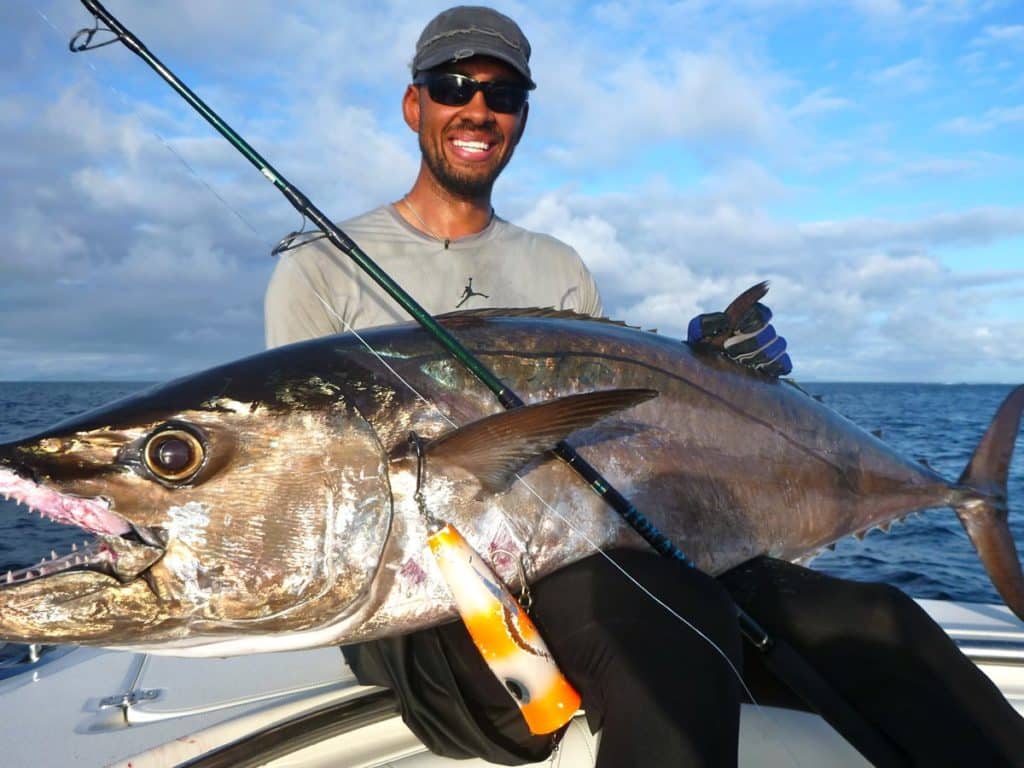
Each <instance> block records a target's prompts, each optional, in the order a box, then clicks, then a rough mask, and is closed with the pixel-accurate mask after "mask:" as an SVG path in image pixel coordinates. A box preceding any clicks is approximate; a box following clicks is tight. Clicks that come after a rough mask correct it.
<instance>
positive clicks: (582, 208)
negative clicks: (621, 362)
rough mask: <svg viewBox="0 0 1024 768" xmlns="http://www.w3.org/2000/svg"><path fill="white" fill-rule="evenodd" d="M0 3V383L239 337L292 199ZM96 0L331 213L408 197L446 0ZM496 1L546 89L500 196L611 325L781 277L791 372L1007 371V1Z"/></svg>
mask: <svg viewBox="0 0 1024 768" xmlns="http://www.w3.org/2000/svg"><path fill="white" fill-rule="evenodd" d="M3 5H4V11H3V20H4V23H3V24H2V25H0V167H2V169H3V174H2V175H0V232H2V233H3V236H4V241H5V242H4V244H3V246H2V247H0V380H99V379H103V380H142V381H160V380H164V379H169V378H172V377H175V376H179V375H183V374H186V373H189V372H194V371H198V370H201V369H203V368H206V367H209V366H211V365H215V364H218V363H222V362H226V361H228V360H231V359H234V358H238V357H241V356H243V355H247V354H251V353H254V352H258V351H259V350H260V349H262V347H263V320H262V302H263V293H264V289H265V286H266V282H267V280H268V278H269V276H270V273H271V270H272V269H273V266H274V257H273V256H271V249H272V247H273V246H274V244H276V243H277V242H278V240H279V239H280V238H281V237H282V236H283V235H285V234H286V233H287V232H289V231H291V230H294V229H297V228H299V226H300V225H301V221H300V218H299V215H298V214H297V213H296V212H295V211H294V209H293V208H292V207H291V206H290V205H289V204H288V202H287V201H286V200H285V199H284V198H283V197H282V196H281V195H280V193H279V192H277V190H276V189H275V188H274V187H273V186H272V185H270V184H269V183H267V182H266V181H265V180H264V179H263V177H262V176H261V175H260V174H259V173H258V171H257V170H256V169H255V168H254V167H253V166H252V165H250V164H249V163H248V162H247V161H246V160H245V159H244V158H243V157H242V156H241V155H240V154H238V153H237V151H236V150H234V149H233V148H232V147H231V146H230V145H229V144H228V143H227V142H226V141H225V140H224V139H222V138H221V137H220V136H219V135H217V134H216V133H215V132H214V131H213V130H212V129H211V128H210V127H209V126H208V125H207V124H206V123H205V122H204V121H203V120H202V119H201V118H200V117H199V116H198V115H196V113H195V112H194V111H193V110H192V109H191V108H190V107H189V106H188V105H187V104H186V103H185V102H184V101H182V100H181V99H180V98H179V97H178V96H176V95H175V94H174V93H173V92H172V91H171V90H170V88H168V87H167V85H166V84H164V83H163V81H162V80H160V79H159V78H158V77H157V76H156V74H155V73H153V72H152V71H151V70H150V69H149V68H148V67H147V66H146V65H145V64H144V63H143V62H142V60H141V59H139V58H138V57H136V56H135V55H133V54H132V53H130V52H129V51H128V49H127V48H125V47H124V46H122V45H120V44H115V45H109V46H106V47H104V48H100V49H98V50H95V51H92V52H89V53H77V54H72V53H70V52H69V51H68V40H69V39H70V37H71V35H72V34H73V33H74V32H75V31H76V30H78V29H79V28H81V27H85V26H89V25H91V21H92V19H91V16H90V15H89V14H88V13H87V12H86V11H85V9H84V8H83V7H82V6H81V5H80V3H79V2H75V1H73V0H59V1H58V0H32V1H27V0H5V2H4V4H3ZM105 5H106V7H107V8H108V9H109V10H110V11H111V12H112V13H113V14H115V15H116V16H117V17H118V18H119V19H120V21H121V23H122V24H124V25H125V26H126V27H127V28H128V29H130V30H131V31H132V32H134V33H135V34H136V35H137V36H138V37H139V38H140V39H141V40H142V41H143V43H144V44H145V45H146V46H147V47H148V48H149V49H150V51H151V52H152V53H153V54H155V55H156V56H157V57H158V58H159V59H161V60H162V61H163V62H164V63H165V64H166V65H167V66H168V67H169V68H170V69H171V70H173V71H174V72H176V73H177V75H178V76H179V77H181V78H182V79H183V80H184V81H185V82H186V83H188V85H189V86H190V87H191V88H192V89H193V90H194V91H195V92H196V93H197V94H198V95H199V96H200V97H201V98H202V99H203V100H205V101H206V102H207V103H208V104H209V105H210V106H211V107H212V108H213V109H214V110H215V111H216V112H217V113H219V114H220V115H221V117H222V118H223V119H224V120H225V121H226V122H227V123H228V124H230V125H231V126H232V127H233V128H234V129H235V130H236V131H237V132H238V133H239V134H240V135H242V136H244V137H245V138H246V140H247V141H248V142H249V143H250V144H251V145H252V146H253V147H254V148H255V149H256V150H257V151H258V152H260V153H261V154H262V155H263V156H264V157H265V158H267V160H269V162H270V163H271V164H272V165H273V166H274V167H275V168H276V169H277V170H278V171H279V172H280V173H281V174H282V175H283V176H284V177H285V178H287V179H288V180H289V181H290V182H291V183H292V184H293V185H295V186H296V187H298V188H299V189H301V190H302V191H303V192H305V194H306V195H307V196H308V197H309V198H310V199H311V200H313V201H314V203H315V204H316V205H317V206H318V207H319V208H320V209H321V210H323V211H325V212H326V213H328V215H330V216H331V217H332V218H334V219H336V220H339V221H340V220H343V219H345V218H348V217H350V216H353V215H356V214H358V213H361V212H363V211H365V210H367V209H369V208H372V207H374V206H376V205H379V204H380V203H383V202H387V201H393V200H397V199H398V198H400V197H401V196H402V195H403V194H404V193H405V192H406V191H407V190H408V189H409V188H410V186H411V184H412V181H413V179H414V177H415V174H416V170H417V168H418V163H419V154H418V147H417V143H416V137H415V134H413V133H412V132H411V131H409V129H408V128H407V127H406V126H405V125H404V123H403V122H402V121H401V114H400V100H401V96H402V93H403V90H404V88H405V86H406V84H407V83H408V80H409V71H408V63H409V61H410V60H411V58H412V52H413V49H414V45H415V41H416V38H417V37H418V35H419V32H420V30H421V29H422V27H423V25H424V24H425V23H426V22H427V21H428V20H429V19H430V18H431V17H432V16H433V15H434V14H435V13H436V12H438V11H440V10H442V9H443V8H445V7H446V6H447V4H446V3H434V2H422V1H421V0H416V1H415V2H413V0H390V1H389V0H374V1H373V2H371V1H370V0H366V1H364V2H331V3H328V2H306V1H304V0H289V2H276V1H272V0H248V2H245V3H240V2H237V1H236V0H174V1H173V2H172V1H171V0H145V2H143V1H142V0H107V2H106V3H105ZM494 7H496V8H498V9H499V10H501V11H503V12H504V13H507V14H509V15H510V16H512V17H513V18H515V19H516V20H517V21H518V22H519V23H520V25H521V26H522V27H523V29H524V31H525V32H526V34H527V36H528V37H529V38H530V40H531V43H532V45H533V50H534V54H533V58H532V60H531V66H532V68H533V73H534V80H535V81H536V82H537V83H538V86H539V87H538V89H537V90H536V91H534V92H533V93H532V94H531V96H530V100H531V111H530V119H529V125H528V128H527V131H526V135H525V137H524V139H523V141H522V143H521V144H520V146H519V148H518V149H517V151H516V156H515V158H514V159H513V161H512V163H511V164H510V165H509V167H508V168H507V169H506V171H505V173H504V174H503V175H502V177H501V178H500V179H499V181H498V183H497V185H496V187H495V197H494V203H495V208H496V210H497V212H498V214H499V215H501V216H502V217H504V218H506V219H508V220H510V221H512V222H515V223H517V224H521V225H523V226H526V227H528V228H531V229H535V230H539V231H543V232H548V233H550V234H553V235H555V236H556V237H558V238H560V239H562V240H564V241H566V242H568V243H569V244H571V245H573V246H574V247H575V248H576V249H577V250H578V251H579V252H580V254H581V255H582V256H583V258H584V260H585V261H586V262H587V264H588V265H589V266H590V268H591V269H592V271H593V272H594V274H595V276H596V278H597V281H598V285H599V287H600V289H601V291H602V294H603V297H604V304H605V308H606V310H607V313H608V314H609V316H612V317H614V318H616V319H620V320H624V321H627V322H629V323H631V324H635V325H639V326H642V327H644V328H657V329H658V330H659V332H661V333H665V334H671V335H674V336H678V337H682V336H683V335H684V334H685V328H686V324H687V322H688V320H689V319H690V317H692V316H693V315H695V314H697V313H700V312H708V311H715V310H720V309H722V308H724V306H725V305H726V304H728V302H729V301H730V300H731V298H733V297H734V296H735V295H736V294H738V293H739V292H740V291H741V290H743V289H744V288H746V287H748V286H750V285H752V284H754V283H756V282H759V281H761V280H769V281H770V283H771V290H770V292H769V294H768V296H767V298H766V303H768V304H769V305H770V306H771V307H772V309H773V311H774V313H775V325H776V328H777V329H778V331H779V333H781V334H782V335H783V336H785V337H786V338H787V340H788V342H789V349H790V352H791V356H792V358H793V361H794V366H795V367H794V372H793V375H794V377H795V378H796V379H797V380H798V381H799V380H807V381H811V380H824V381H921V382H941V383H955V382H1002V383H1021V382H1024V182H1021V178H1022V177H1024V67H1022V62H1024V4H1021V3H1020V2H1019V1H1018V0H979V1H978V2H971V1H970V0H922V1H921V2H911V0H846V1H845V2H813V1H811V0H733V1H731V2H729V1H726V2H712V1H711V0H679V1H678V2H644V1H643V0H639V1H638V2H603V3H581V2H576V3H574V2H558V3H555V2H549V3H538V2H534V3H526V2H499V3H495V6H494ZM370 256H371V257H372V256H373V254H372V253H371V254H370ZM406 287H407V288H408V289H409V290H410V292H411V293H413V295H414V296H415V290H414V288H415V287H414V286H406Z"/></svg>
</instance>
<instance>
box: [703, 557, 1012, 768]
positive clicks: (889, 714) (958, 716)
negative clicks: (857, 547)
mask: <svg viewBox="0 0 1024 768" xmlns="http://www.w3.org/2000/svg"><path fill="white" fill-rule="evenodd" d="M719 581H720V582H721V583H722V584H723V585H724V586H725V587H726V588H727V589H728V590H729V592H730V594H731V595H732V596H733V599H734V600H735V601H736V602H737V604H739V605H740V606H741V607H742V608H743V609H744V610H746V611H747V612H748V613H750V614H751V615H752V616H753V617H754V618H755V619H756V620H757V621H758V622H760V623H761V624H762V626H764V627H765V629H766V630H768V632H769V633H772V634H777V635H779V636H780V637H783V638H785V639H786V640H787V641H789V643H790V644H791V645H792V646H793V647H794V648H795V649H796V650H797V651H798V652H799V653H800V654H801V655H803V656H804V658H805V659H806V660H807V661H808V662H810V663H811V665H812V666H814V667H815V669H816V670H817V671H818V673H819V674H820V675H822V677H824V678H825V679H826V680H828V681H829V682H830V683H831V684H832V685H833V686H835V688H836V690H837V691H838V693H839V694H840V695H841V696H843V697H845V698H846V700H847V701H848V702H849V703H850V704H851V705H852V706H854V707H855V708H856V709H858V710H859V711H860V712H861V714H862V715H863V716H864V717H865V719H867V720H868V721H869V722H871V723H872V724H873V725H875V726H876V727H877V728H878V729H879V730H880V731H882V732H883V733H884V734H885V735H886V736H888V737H889V738H890V739H891V740H892V741H893V742H894V743H895V744H897V745H898V746H899V747H900V748H901V749H903V750H904V751H905V752H906V753H907V754H908V755H910V756H911V757H912V762H913V764H914V765H929V766H935V765H985V766H1005V765H1024V720H1022V719H1021V717H1020V716H1019V715H1018V714H1017V713H1016V711H1015V710H1014V709H1013V708H1012V707H1011V706H1010V705H1009V704H1008V703H1007V702H1006V699H1005V698H1004V697H1003V695H1002V693H1000V691H999V689H998V688H997V687H996V686H995V685H994V684H993V683H992V682H991V681H990V680H989V679H988V678H987V677H986V676H985V675H984V674H983V673H982V672H981V671H980V670H979V669H978V668H977V667H976V666H975V665H974V664H973V663H972V662H971V661H970V660H969V659H968V658H967V657H966V656H964V655H963V654H962V653H961V652H960V651H959V649H958V648H957V647H956V645H955V644H954V643H953V642H952V640H950V639H949V637H948V636H947V635H946V633H945V632H943V631H942V628H941V627H939V626H938V625H937V624H936V623H935V622H934V621H932V620H931V618H930V617H929V616H928V615H927V614H926V613H925V612H924V611H923V610H922V609H921V608H920V607H919V606H918V605H917V604H916V603H915V602H914V601H913V600H911V599H910V598H909V597H907V596H906V595H905V594H904V593H903V592H901V591H900V590H898V589H896V588H894V587H890V586H888V585H885V584H874V583H863V582H855V581H848V580H844V579H837V578H834V577H831V576H828V575H826V574H823V573H820V572H817V571H812V570H809V569H807V568H803V567H801V566H797V565H793V564H791V563H787V562H784V561H780V560H774V559H771V558H767V557H762V558H758V559H756V560H753V561H751V562H749V563H746V564H744V565H742V566H739V567H737V568H734V569H733V570H731V571H729V572H728V573H726V574H723V575H722V576H720V577H719ZM756 657H757V652H756V651H748V653H747V669H748V671H749V675H748V681H752V682H755V685H756V680H757V679H758V678H759V677H760V676H761V672H762V671H763V670H760V669H758V666H759V665H758V660H757V658H756ZM755 695H758V694H757V690H756V689H755Z"/></svg>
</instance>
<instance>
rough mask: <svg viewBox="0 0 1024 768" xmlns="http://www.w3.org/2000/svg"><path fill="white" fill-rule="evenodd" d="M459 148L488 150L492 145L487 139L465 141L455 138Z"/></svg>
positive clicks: (474, 150) (479, 150) (455, 143)
mask: <svg viewBox="0 0 1024 768" xmlns="http://www.w3.org/2000/svg"><path fill="white" fill-rule="evenodd" d="M452 144H454V145H455V146H456V147H458V148H459V149H468V150H470V151H471V152H486V151H487V149H488V148H489V147H490V145H489V144H488V143H487V142H486V141H463V140H462V139H455V140H453V141H452Z"/></svg>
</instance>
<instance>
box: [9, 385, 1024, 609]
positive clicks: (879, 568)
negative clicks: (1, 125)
mask: <svg viewBox="0 0 1024 768" xmlns="http://www.w3.org/2000/svg"><path fill="white" fill-rule="evenodd" d="M144 386H145V385H144V384H140V383H138V382H132V383H110V382H103V383H96V382H92V383H22V382H17V383H12V382H7V383H4V382H0V442H5V441H7V440H11V439H14V438H16V437H18V436H24V435H28V434H31V433H34V432H36V431H38V430H42V429H44V428H46V427H47V426H49V425H51V424H53V423H54V422H56V421H59V420H61V419H64V418H66V417H68V416H73V415H75V414H77V413H80V412H82V411H85V410H87V409H89V408H92V407H95V406H98V405H102V404H104V403H107V402H110V401H111V400H114V399H116V398H119V397H123V396H124V395H127V394H131V393H132V392H135V391H138V390H139V389H142V388H143V387H144ZM804 388H805V389H807V390H808V391H809V392H811V393H812V394H814V395H817V396H819V397H821V399H822V400H823V402H824V403H825V404H827V405H829V406H830V407H831V408H833V409H834V410H836V411H838V412H839V413H841V414H843V415H844V416H846V417H847V418H849V419H851V420H852V421H854V422H855V423H857V424H858V425H860V426H861V427H862V428H864V429H866V430H870V431H875V430H881V436H882V439H884V440H885V441H886V442H888V443H889V444H890V445H892V446H894V447H895V448H897V449H898V450H899V451H900V452H902V453H903V454H905V455H906V456H908V457H910V458H914V459H924V460H926V461H927V462H928V463H929V464H930V465H931V466H932V467H933V468H934V469H935V470H937V471H938V472H940V473H941V474H942V475H944V476H945V477H948V478H950V479H951V480H955V479H956V478H957V477H959V476H960V473H961V472H962V471H963V469H964V467H965V466H966V465H967V461H968V459H969V458H970V456H971V453H972V452H973V451H974V448H975V446H976V444H977V442H978V440H979V439H980V438H981V435H982V434H983V433H984V431H985V429H986V428H987V427H988V424H989V421H990V420H991V418H992V415H993V414H994V413H995V410H996V408H997V407H998V405H999V403H1000V402H1001V401H1002V399H1003V397H1005V395H1006V394H1007V393H1008V392H1009V391H1010V389H1011V387H1009V386H1006V385H949V386H946V385H938V384H824V383H821V384H807V385H805V386H804ZM1021 454H1024V439H1022V438H1020V437H1018V441H1017V461H1016V462H1015V464H1014V466H1013V467H1012V468H1011V474H1010V480H1009V494H1010V507H1011V515H1010V523H1011V528H1012V530H1013V533H1014V537H1015V539H1016V541H1017V546H1018V548H1020V549H1022V551H1024V455H1021ZM1015 513H1016V514H1015ZM82 538H83V534H82V533H81V532H80V531H78V530H77V529H73V528H69V527H67V526H62V525H58V524H56V523H51V522H49V521H47V520H43V519H41V518H40V517H39V516H34V517H33V516H29V515H27V514H26V513H25V509H24V507H18V506H17V505H15V504H14V503H13V502H7V501H3V500H0V574H3V573H5V572H6V570H7V569H17V568H24V567H27V566H30V565H33V564H34V563H37V562H39V560H40V558H43V557H44V556H48V555H49V553H50V551H51V550H55V551H56V552H58V553H59V554H64V553H66V552H67V551H68V549H69V547H70V546H71V543H72V542H75V541H81V540H82ZM812 567H815V568H819V569H821V570H824V571H827V572H829V573H832V574H835V575H838V576H843V577H846V578H854V579H866V580H880V581H887V582H889V583H891V584H893V585H895V586H898V587H901V588H903V589H904V590H906V591H907V592H908V593H909V594H911V595H913V596H915V597H930V598H946V599H954V600H964V601H970V602H998V601H999V598H998V596H997V595H996V593H995V590H994V589H993V588H992V586H991V584H990V583H989V580H988V576H987V575H986V574H985V572H984V570H983V569H982V567H981V565H980V563H979V561H978V558H977V556H976V555H975V553H974V549H973V547H972V546H971V544H970V542H969V541H968V539H967V536H966V534H965V533H964V531H963V529H962V528H961V526H960V522H959V521H958V520H957V518H956V516H955V515H954V513H953V512H952V510H949V509H938V510H932V511H928V512H926V513H924V514H922V515H916V516H912V517H910V518H908V520H907V521H906V522H905V523H902V524H899V525H896V526H894V527H893V528H892V530H891V531H890V533H888V534H883V533H882V532H881V531H873V532H872V533H870V534H869V535H868V536H867V537H866V538H865V539H864V540H863V541H857V540H856V539H853V538H850V539H846V540H843V541H841V542H839V543H838V545H837V546H836V548H835V551H831V552H825V553H823V554H822V555H821V556H820V557H818V558H817V559H816V560H814V561H813V563H812Z"/></svg>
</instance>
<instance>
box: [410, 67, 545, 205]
mask: <svg viewBox="0 0 1024 768" xmlns="http://www.w3.org/2000/svg"><path fill="white" fill-rule="evenodd" d="M444 71H447V72H455V73H458V74H460V75H467V76H469V77H472V78H473V79H475V80H479V81H481V82H488V81H497V80H500V81H511V82H517V81H518V80H519V77H518V75H517V74H516V72H515V70H513V69H512V68H511V67H508V66H506V65H505V64H502V63H501V62H499V61H497V60H495V59H489V58H485V57H473V58H471V59H466V60H465V61H460V62H458V63H455V64H451V65H450V66H449V67H447V68H445V69H444ZM403 111H404V114H405V120H406V122H407V123H408V124H409V127H410V128H412V129H413V130H414V131H416V132H417V133H418V134H419V140H420V150H421V151H422V153H423V161H424V162H425V163H426V165H427V168H428V169H429V170H430V172H431V174H433V176H434V178H435V179H436V180H437V181H438V183H439V184H440V185H441V187H443V188H444V189H445V190H447V191H448V192H450V193H451V194H453V195H456V196H458V197H462V198H478V197H482V196H487V195H489V194H490V191H491V187H492V186H493V185H494V181H495V179H497V178H498V174H500V173H501V171H502V169H503V168H504V167H505V165H506V164H507V163H508V161H509V160H510V159H511V158H512V152H513V150H514V149H515V146H516V144H517V143H518V142H519V138H520V136H522V133H523V128H524V127H525V126H526V114H527V105H525V104H524V105H523V108H522V110H520V111H519V112H518V113H516V114H508V113H503V112H495V111H493V110H491V109H490V108H489V107H488V106H487V103H486V101H485V100H484V94H483V93H481V92H477V93H475V94H473V98H472V99H470V101H469V102H468V103H467V104H464V105H462V106H461V107H449V106H445V105H444V104H438V103H437V102H435V101H434V100H433V99H431V98H430V94H429V93H428V91H427V87H426V86H416V85H412V86H410V87H409V89H408V90H407V91H406V94H405V99H404V101H403Z"/></svg>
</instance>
